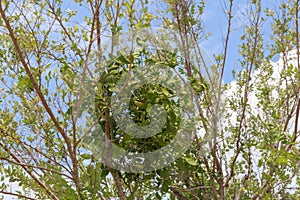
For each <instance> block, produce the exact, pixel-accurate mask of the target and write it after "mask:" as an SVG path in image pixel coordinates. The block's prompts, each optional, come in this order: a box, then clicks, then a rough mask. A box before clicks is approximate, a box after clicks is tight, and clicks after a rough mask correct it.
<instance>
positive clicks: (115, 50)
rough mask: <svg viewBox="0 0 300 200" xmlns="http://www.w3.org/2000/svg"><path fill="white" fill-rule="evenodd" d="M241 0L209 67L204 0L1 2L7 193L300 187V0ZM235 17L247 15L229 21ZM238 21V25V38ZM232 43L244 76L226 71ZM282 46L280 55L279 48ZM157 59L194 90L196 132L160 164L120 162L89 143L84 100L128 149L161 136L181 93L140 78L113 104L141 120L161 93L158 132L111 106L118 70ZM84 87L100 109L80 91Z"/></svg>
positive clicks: (215, 192)
mask: <svg viewBox="0 0 300 200" xmlns="http://www.w3.org/2000/svg"><path fill="white" fill-rule="evenodd" d="M235 3H237V1H234V0H230V1H228V2H225V1H224V17H226V19H227V32H226V33H225V34H226V35H225V37H224V39H225V40H224V48H223V53H222V54H220V55H215V56H214V59H215V60H214V63H215V64H214V65H211V64H208V63H207V60H206V58H205V56H204V52H203V50H202V49H201V47H200V45H199V44H200V42H201V41H204V40H206V39H207V37H208V36H209V35H210V33H206V30H205V26H204V22H203V20H202V17H203V15H205V14H206V13H207V12H210V11H209V10H207V9H206V7H205V5H206V2H205V1H202V0H176V1H175V0H164V1H146V0H139V1H136V0H117V1H103V0H95V1H89V0H87V1H84V0H74V1H63V0H53V1H47V0H39V1H33V0H31V1H21V0H13V1H1V4H0V16H1V17H0V37H1V41H0V63H1V64H0V81H1V85H0V97H1V99H0V102H1V106H0V137H1V141H0V193H1V194H7V195H12V196H16V197H18V198H20V199H62V200H63V199H74V200H75V199H81V200H83V199H91V200H92V199H121V200H123V199H298V198H297V197H299V195H300V190H299V185H300V179H299V158H298V157H299V156H298V155H299V124H300V123H299V120H300V119H299V110H300V100H299V99H300V98H299V88H300V72H299V69H300V67H299V66H300V47H299V24H298V19H299V1H298V0H293V1H292V0H287V1H283V2H281V3H278V2H277V3H274V7H268V6H267V5H265V4H264V2H263V1H260V0H256V1H254V0H252V1H247V3H246V4H245V5H247V6H246V7H245V10H244V11H243V12H241V13H242V14H239V15H238V14H237V13H235V11H234V10H235V8H236V7H235V6H236V5H235ZM158 4H159V6H158ZM237 17H242V18H243V19H242V21H243V24H242V25H241V27H235V25H234V23H233V22H235V21H234V20H235V19H236V18H237ZM157 26H159V27H163V28H164V29H167V30H168V31H167V34H162V37H161V38H155V34H156V33H158V32H159V31H157V32H155V33H153V37H151V38H150V39H149V38H146V39H144V38H143V37H142V35H141V34H140V33H141V32H139V31H141V30H152V28H154V27H157ZM147 28H148V29H147ZM234 28H237V29H238V30H239V31H240V32H241V31H242V32H243V33H242V34H241V37H240V38H238V39H237V38H233V35H232V34H234V33H233V30H234ZM173 33H174V34H173ZM172 34H173V35H172ZM213 34H214V33H213ZM108 35H110V36H111V37H108V38H107V36H108ZM128 35H129V40H128V41H125V42H124V41H122V36H128ZM149 35H151V34H149ZM130 37H131V38H130ZM124 38H125V37H123V39H124ZM125 39H128V38H125ZM147 39H149V40H147ZM122 42H123V43H122ZM220 42H221V41H220ZM236 42H238V43H239V47H238V51H239V58H238V60H237V61H236V62H237V65H238V69H239V70H238V71H233V76H234V77H235V79H236V80H235V81H233V82H232V83H230V84H227V83H223V82H222V79H223V78H224V76H226V70H227V68H230V66H229V65H230V63H229V62H228V60H227V59H228V58H229V57H230V55H231V53H232V51H231V50H232V49H230V48H231V47H230V45H231V44H234V43H236ZM278 54H280V56H281V58H280V60H279V61H278V63H277V64H278V65H279V66H276V64H274V63H273V62H272V61H271V59H272V58H273V57H274V56H275V55H278ZM156 64H159V65H156ZM154 65H155V66H157V67H161V68H168V69H172V70H173V71H174V74H175V73H176V74H177V75H178V76H179V77H180V78H181V80H183V81H184V82H186V83H188V84H189V85H190V86H191V87H192V88H193V90H194V92H193V93H191V99H192V101H193V102H194V107H195V109H196V113H197V115H198V116H197V117H198V119H199V120H198V121H197V123H196V124H197V127H196V128H197V134H196V135H195V137H194V138H193V141H192V144H191V146H190V148H189V150H187V151H186V152H185V153H183V154H182V155H181V157H180V158H178V159H177V160H176V161H175V162H173V163H172V164H171V165H169V166H167V167H165V168H163V169H154V170H153V171H152V172H144V173H129V172H124V171H122V170H119V171H118V170H116V169H113V168H111V167H109V166H107V165H105V164H103V163H102V162H100V161H99V160H98V159H97V158H96V156H95V155H93V154H92V153H91V152H90V151H88V150H87V148H86V146H85V144H84V142H83V141H84V139H85V138H87V135H88V134H87V133H89V131H90V129H89V128H90V127H81V126H80V117H81V116H82V114H83V113H82V112H79V111H82V110H84V111H87V112H92V111H91V110H92V109H95V110H96V113H97V120H96V123H97V124H99V125H100V126H101V128H102V129H103V130H104V131H105V134H106V136H107V138H108V139H109V140H111V141H113V143H114V144H116V145H118V146H119V147H121V148H123V149H126V150H128V151H131V152H152V151H155V150H157V149H160V148H162V147H164V146H166V145H167V144H169V143H170V141H171V140H172V139H173V138H174V137H175V135H176V134H177V132H178V129H179V128H180V126H181V124H182V123H183V118H182V117H181V116H180V115H179V114H178V113H179V112H180V109H179V107H180V104H181V102H180V101H178V98H177V96H176V95H177V94H176V91H172V90H170V89H169V88H167V87H165V86H163V85H161V84H158V83H153V84H145V85H144V86H143V87H140V88H138V89H136V90H135V91H134V92H133V94H132V95H131V97H130V101H129V105H130V106H129V109H128V110H126V111H122V110H119V112H120V113H121V112H128V113H129V115H130V117H131V119H132V120H133V121H134V122H135V124H137V125H139V126H146V125H148V124H149V123H150V122H151V116H150V115H149V112H150V107H151V106H153V105H155V104H159V105H162V107H163V108H164V110H165V111H166V116H167V117H166V123H165V124H164V126H163V128H162V129H161V130H160V132H159V133H157V134H156V135H155V136H153V137H150V138H136V137H134V136H132V135H130V134H128V133H126V131H123V130H122V129H121V128H120V127H119V126H118V124H117V122H116V120H115V118H114V117H113V114H112V105H113V103H114V102H113V99H112V98H111V97H112V96H113V95H115V94H116V82H118V80H119V79H120V77H121V76H122V75H124V74H126V73H130V71H131V70H132V69H136V68H139V69H143V68H146V67H147V66H154ZM89 81H90V82H89ZM172 81H174V80H173V79H172V78H170V80H169V82H172ZM86 83H89V84H86ZM82 85H88V86H89V88H85V89H86V90H83V88H82ZM90 91H92V92H95V96H94V99H93V100H95V105H94V107H92V108H91V107H89V105H88V102H86V101H85V100H86V99H85V97H87V96H88V95H89V94H88V93H89V92H90ZM78 107H79V108H80V109H77V108H78ZM93 122H94V121H93V119H88V120H87V121H86V124H88V125H90V126H91V127H92V124H93ZM9 182H15V183H18V184H19V188H18V191H16V192H15V191H10V190H9Z"/></svg>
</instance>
